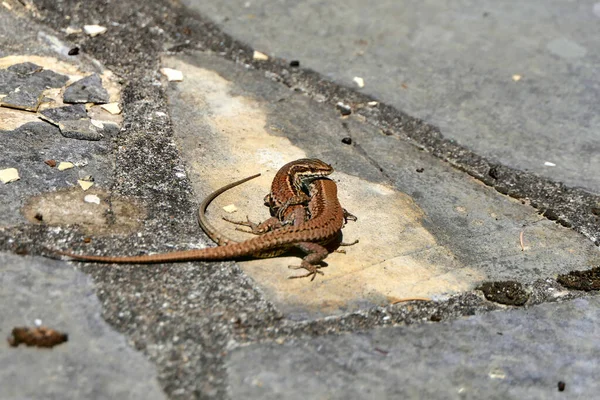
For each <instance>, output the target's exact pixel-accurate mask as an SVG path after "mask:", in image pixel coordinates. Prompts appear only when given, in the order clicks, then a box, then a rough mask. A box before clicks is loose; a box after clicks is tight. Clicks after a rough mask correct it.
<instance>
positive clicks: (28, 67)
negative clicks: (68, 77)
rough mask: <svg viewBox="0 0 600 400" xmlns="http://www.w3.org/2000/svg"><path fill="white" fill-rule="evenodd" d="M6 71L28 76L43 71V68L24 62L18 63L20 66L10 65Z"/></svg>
mask: <svg viewBox="0 0 600 400" xmlns="http://www.w3.org/2000/svg"><path fill="white" fill-rule="evenodd" d="M6 69H7V70H9V71H11V72H14V73H15V74H19V75H29V74H33V73H34V72H39V71H41V70H42V69H43V67H41V66H39V65H37V64H34V63H32V62H24V63H20V64H15V65H11V66H10V67H8V68H6Z"/></svg>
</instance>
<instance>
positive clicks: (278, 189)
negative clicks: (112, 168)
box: [198, 158, 333, 246]
mask: <svg viewBox="0 0 600 400" xmlns="http://www.w3.org/2000/svg"><path fill="white" fill-rule="evenodd" d="M332 172H333V167H332V166H331V165H329V164H327V163H325V162H323V161H321V160H319V159H316V158H301V159H299V160H295V161H291V162H289V163H287V164H285V165H284V166H283V167H281V168H280V169H279V171H277V174H275V178H274V179H273V183H272V184H271V191H270V192H269V193H268V194H267V195H266V196H265V199H264V201H265V205H267V206H269V210H270V212H271V215H272V216H271V218H269V219H267V220H265V221H264V222H262V223H260V224H255V223H252V222H250V221H249V220H248V221H246V222H237V221H232V220H229V219H227V218H225V217H224V218H223V219H225V220H226V221H228V222H232V223H234V224H237V225H244V226H248V227H250V228H251V233H254V234H262V233H265V232H268V231H271V230H275V229H278V228H281V227H283V226H285V225H299V224H301V223H303V222H305V220H306V219H307V213H306V207H305V206H306V205H307V204H308V202H309V200H310V198H309V197H308V195H307V194H306V192H307V191H308V185H309V184H310V182H311V181H312V180H314V179H317V178H321V177H324V176H327V175H330V174H331V173H332ZM258 176H260V174H256V175H252V176H250V177H248V178H244V179H241V180H239V181H236V182H233V183H230V184H228V185H226V186H223V187H222V188H220V189H217V190H215V191H214V192H212V193H211V194H209V195H208V196H207V197H206V198H205V199H204V200H203V201H202V203H201V204H200V208H199V211H198V223H199V224H200V227H201V228H202V230H203V231H204V232H205V233H206V234H207V235H208V236H209V237H210V238H211V239H212V240H213V241H214V242H215V243H217V244H218V245H220V246H221V245H226V244H230V243H235V241H234V240H232V239H230V238H228V237H226V236H225V235H223V234H221V233H220V232H217V230H216V229H215V228H214V227H213V226H212V225H211V224H210V223H209V222H208V219H207V218H206V215H205V213H206V209H207V208H208V205H209V204H210V203H211V202H212V201H213V200H214V199H215V198H216V197H217V196H219V195H221V194H222V193H224V192H225V191H227V190H229V189H231V188H233V187H235V186H238V185H241V184H242V183H244V182H247V181H249V180H251V179H254V178H256V177H258Z"/></svg>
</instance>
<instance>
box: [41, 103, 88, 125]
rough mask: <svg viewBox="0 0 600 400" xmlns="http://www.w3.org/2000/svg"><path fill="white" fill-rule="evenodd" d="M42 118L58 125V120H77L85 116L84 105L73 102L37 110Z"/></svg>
mask: <svg viewBox="0 0 600 400" xmlns="http://www.w3.org/2000/svg"><path fill="white" fill-rule="evenodd" d="M39 113H40V114H41V115H42V118H43V119H45V120H47V121H48V122H50V123H52V124H54V125H58V123H59V122H62V121H68V120H78V119H82V118H86V117H87V112H86V111H85V105H83V104H74V105H70V106H64V107H56V108H47V109H45V110H41V111H40V112H39Z"/></svg>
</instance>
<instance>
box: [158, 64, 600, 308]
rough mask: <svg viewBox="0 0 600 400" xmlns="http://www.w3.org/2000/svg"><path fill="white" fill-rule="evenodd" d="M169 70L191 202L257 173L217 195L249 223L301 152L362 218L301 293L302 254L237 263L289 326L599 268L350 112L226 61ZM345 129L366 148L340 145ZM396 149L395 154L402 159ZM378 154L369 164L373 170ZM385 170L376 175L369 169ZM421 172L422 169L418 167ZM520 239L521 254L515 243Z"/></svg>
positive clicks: (509, 203)
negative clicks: (327, 166)
mask: <svg viewBox="0 0 600 400" xmlns="http://www.w3.org/2000/svg"><path fill="white" fill-rule="evenodd" d="M163 64H164V65H165V66H168V67H170V68H175V69H178V70H180V71H182V72H183V74H184V75H185V76H186V81H185V84H179V85H177V84H175V85H172V86H170V88H171V91H170V94H169V97H170V105H171V112H172V115H173V123H174V128H175V132H176V135H177V137H178V140H179V142H178V144H179V149H180V151H181V154H182V156H183V157H184V158H185V160H186V165H187V166H188V168H189V170H188V176H190V178H191V180H192V183H193V185H194V187H195V189H196V192H197V193H198V197H199V199H200V198H202V197H204V196H206V195H207V194H208V193H210V192H212V191H213V190H215V189H216V188H218V187H221V186H223V185H224V184H226V183H230V182H232V181H234V180H237V179H239V178H241V177H244V176H247V175H251V174H254V173H256V172H262V173H263V176H262V177H260V178H258V179H255V180H252V181H250V182H248V183H246V184H244V185H242V186H240V187H239V188H236V189H235V190H232V191H231V192H228V193H225V194H224V195H222V196H220V197H219V198H218V199H216V200H215V202H214V204H213V205H212V206H211V208H209V210H208V215H209V219H210V220H211V222H212V223H214V224H215V226H217V228H218V229H220V230H221V231H223V232H227V234H228V235H230V236H233V237H235V238H237V239H238V240H241V239H244V238H246V236H244V235H243V234H240V233H239V232H235V231H233V228H232V226H231V224H228V223H227V222H224V221H220V216H221V214H222V212H220V207H222V206H223V205H227V204H235V205H236V207H237V208H238V209H239V210H243V211H240V212H239V213H238V214H239V217H236V215H235V214H233V215H228V216H229V217H230V218H233V219H243V218H244V216H245V215H249V216H250V219H251V220H255V221H258V220H263V219H266V218H267V217H268V212H267V210H266V208H265V207H264V206H263V205H262V196H263V195H264V194H266V193H267V192H268V191H269V186H270V181H271V179H272V176H273V175H274V173H275V172H276V170H277V169H278V168H279V167H280V166H281V165H283V164H284V163H285V162H287V161H289V160H293V159H297V158H301V157H306V156H309V157H318V158H322V159H324V160H326V161H327V162H329V163H332V164H333V166H334V167H335V169H336V172H335V173H334V175H332V178H333V179H335V180H336V181H337V182H338V186H339V192H340V200H341V203H342V205H343V206H344V207H345V208H346V209H348V210H349V211H350V212H352V213H353V214H355V215H356V216H357V217H358V221H357V222H349V223H348V224H347V225H346V227H345V228H344V231H343V233H344V237H345V238H346V241H352V240H354V239H359V240H360V243H359V244H357V245H354V246H351V247H348V248H345V250H346V252H347V254H331V255H329V256H328V257H327V260H326V261H327V263H328V264H329V267H328V268H326V269H324V270H323V271H324V273H325V275H324V276H323V277H321V276H319V277H318V279H317V280H316V281H315V282H313V283H312V284H311V285H310V286H309V287H307V286H306V285H305V282H302V280H290V279H288V277H289V276H290V275H292V274H293V272H291V271H290V270H289V269H288V268H287V266H288V265H294V264H297V262H298V261H297V259H296V258H285V257H279V258H276V259H267V260H254V261H249V262H244V263H242V264H241V265H242V268H243V269H244V271H245V272H246V273H247V274H249V275H250V276H251V277H252V278H253V279H254V280H255V281H256V284H257V285H259V286H260V287H261V288H262V289H263V290H264V292H265V293H266V294H267V295H268V296H269V298H270V299H271V300H272V301H273V302H274V303H275V304H277V306H278V307H279V308H280V309H282V310H284V311H285V312H286V313H287V314H288V316H290V317H291V318H300V319H302V318H314V317H317V316H322V315H331V314H339V313H342V312H348V311H351V310H357V309H360V308H363V307H365V306H367V305H385V304H389V303H390V302H393V301H395V300H396V299H401V298H405V297H443V296H445V295H448V294H452V293H460V292H463V291H468V290H472V289H474V288H475V287H476V286H478V285H479V284H480V283H482V282H484V281H488V280H498V281H502V280H516V281H519V282H521V283H531V282H533V281H535V280H536V279H540V278H544V277H551V276H554V275H555V274H557V273H564V272H567V271H570V270H573V269H579V268H581V267H582V266H583V265H589V264H593V263H597V262H600V254H598V252H597V249H596V248H595V247H594V246H593V245H592V244H591V243H589V242H586V241H585V240H583V239H582V238H581V237H580V236H579V235H578V234H576V233H574V232H573V231H571V230H569V229H566V228H564V227H561V226H559V225H557V224H555V223H553V222H551V221H547V220H545V219H543V218H540V216H539V215H538V214H537V213H536V211H535V210H534V209H533V208H531V207H529V206H527V205H524V204H521V202H519V201H516V200H514V199H510V198H508V197H506V196H504V195H501V194H499V193H498V192H496V191H495V190H493V189H491V188H489V187H485V186H483V185H481V184H480V183H478V182H477V181H474V180H471V179H465V176H464V174H463V173H461V172H459V171H456V170H455V169H453V168H452V167H451V166H449V165H448V164H447V163H444V162H441V161H440V160H439V159H437V158H434V157H433V156H431V155H429V154H427V153H424V152H421V151H419V150H418V149H416V148H415V147H414V146H412V145H410V144H408V143H406V142H403V141H400V140H398V139H397V138H395V137H390V136H386V135H383V134H381V133H380V132H378V131H377V130H375V129H374V128H372V127H370V126H369V125H366V124H364V123H362V122H361V121H360V120H359V119H357V118H352V117H351V118H344V119H340V114H339V113H338V112H337V111H336V110H335V109H333V108H323V107H321V105H319V104H318V103H316V102H314V101H312V100H310V99H308V98H307V97H305V96H302V95H300V94H294V93H293V92H290V91H289V90H288V89H287V88H285V87H282V86H281V85H279V84H277V83H274V82H272V81H268V80H265V79H264V76H263V73H262V72H253V71H248V70H247V69H245V68H243V67H242V66H237V65H235V64H233V63H230V62H227V61H223V60H222V59H220V58H218V57H215V56H210V55H206V54H203V53H195V54H192V55H188V56H181V57H168V58H165V59H164V60H163ZM349 134H350V135H351V136H352V138H353V140H356V141H357V143H359V145H360V148H361V149H362V151H364V152H365V153H362V154H365V155H364V156H363V155H361V153H360V152H358V151H357V150H356V149H355V148H354V147H349V146H347V145H344V144H342V143H341V139H342V138H344V137H346V136H348V135H349ZM399 155H401V156H399ZM372 160H377V164H375V165H374V163H373V162H372ZM377 167H381V168H382V170H383V171H384V172H383V173H382V172H381V171H380V170H379V169H378V168H377ZM420 168H424V172H421V173H419V172H417V170H419V169H420ZM521 231H524V234H523V238H524V245H525V247H524V250H522V248H521V246H520V243H519V237H520V233H521Z"/></svg>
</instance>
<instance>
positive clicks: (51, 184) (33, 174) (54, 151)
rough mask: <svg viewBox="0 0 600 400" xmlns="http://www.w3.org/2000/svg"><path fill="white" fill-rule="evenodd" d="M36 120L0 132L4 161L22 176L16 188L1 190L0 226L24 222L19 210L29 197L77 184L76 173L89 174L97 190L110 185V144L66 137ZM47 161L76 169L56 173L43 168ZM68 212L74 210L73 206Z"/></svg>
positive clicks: (50, 169)
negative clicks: (71, 165)
mask: <svg viewBox="0 0 600 400" xmlns="http://www.w3.org/2000/svg"><path fill="white" fill-rule="evenodd" d="M27 114H30V113H27ZM36 119H37V121H38V122H30V123H27V124H25V125H22V126H20V127H19V128H17V129H14V130H10V131H0V136H1V137H2V151H3V152H4V154H5V156H4V159H5V160H11V161H12V162H13V163H14V165H18V168H19V171H20V173H21V181H20V184H19V185H18V186H14V187H13V188H6V187H0V215H2V218H1V219H0V227H6V226H10V225H14V224H19V223H24V222H26V219H25V218H24V216H23V214H22V213H21V210H22V207H23V206H24V205H25V204H26V203H27V201H28V200H29V199H30V198H31V197H32V196H36V195H39V194H40V193H44V192H47V191H50V192H54V191H56V190H57V189H58V188H62V187H65V186H69V185H76V184H77V179H79V174H81V176H86V175H92V176H93V177H94V179H95V182H96V185H97V186H100V187H105V186H106V185H107V184H108V182H109V179H110V175H111V173H112V172H111V171H110V168H107V165H110V157H109V156H108V152H109V150H110V144H108V143H106V142H105V141H94V142H90V141H82V140H73V139H68V138H65V137H63V136H62V135H60V133H59V129H58V128H57V127H55V126H54V125H51V124H49V123H47V122H42V121H40V120H39V119H38V118H36ZM49 159H53V160H56V161H58V162H60V161H70V162H72V163H74V164H76V165H78V167H77V168H73V169H70V170H67V171H58V170H57V168H50V167H49V166H48V165H46V163H45V162H44V161H46V160H49ZM21 183H24V184H21ZM2 186H10V185H2ZM82 196H83V195H82ZM70 209H71V210H72V211H74V210H76V208H72V207H71V208H70ZM60 215H62V211H60V210H57V217H58V216H60ZM65 219H69V217H66V218H65Z"/></svg>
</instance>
